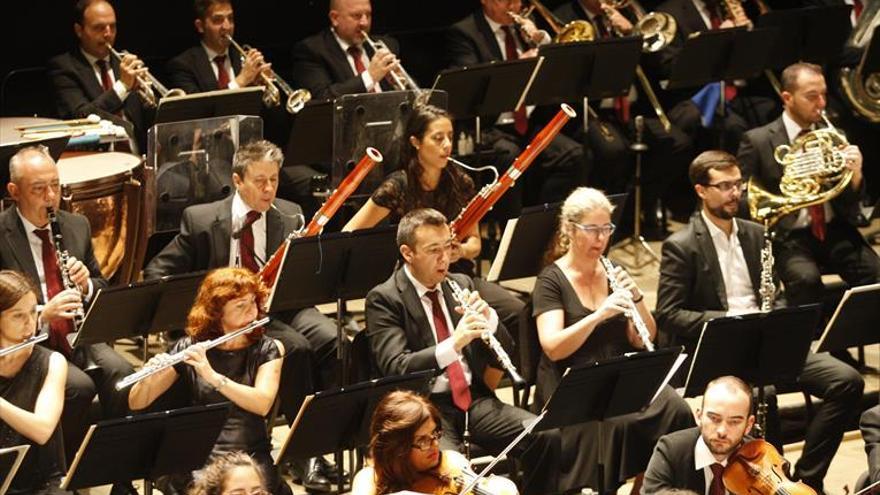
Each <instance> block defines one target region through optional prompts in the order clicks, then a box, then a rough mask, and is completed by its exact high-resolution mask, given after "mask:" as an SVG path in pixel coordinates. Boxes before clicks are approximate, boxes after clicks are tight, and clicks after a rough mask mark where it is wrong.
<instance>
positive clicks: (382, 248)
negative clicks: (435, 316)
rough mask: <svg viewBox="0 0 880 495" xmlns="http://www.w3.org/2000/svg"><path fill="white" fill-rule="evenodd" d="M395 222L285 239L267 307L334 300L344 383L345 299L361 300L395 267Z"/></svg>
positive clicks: (276, 309)
mask: <svg viewBox="0 0 880 495" xmlns="http://www.w3.org/2000/svg"><path fill="white" fill-rule="evenodd" d="M396 233H397V229H396V228H395V227H378V228H374V229H364V230H357V231H355V232H335V233H331V234H322V235H318V236H314V237H303V238H300V239H294V240H292V241H290V243H289V244H288V246H287V249H286V250H285V252H284V257H283V258H282V261H281V268H280V271H279V273H278V279H277V281H276V282H275V286H274V287H273V289H272V294H270V296H269V302H268V306H269V312H270V313H277V312H279V311H288V310H292V309H298V308H306V307H309V306H314V305H316V304H326V303H331V302H335V303H336V332H337V334H336V335H337V356H336V357H337V360H338V365H339V377H340V380H341V381H340V383H342V384H345V383H346V381H347V377H346V376H345V369H346V366H345V356H344V355H343V350H344V348H345V346H344V345H343V341H344V338H345V334H344V332H343V324H342V323H343V317H344V315H345V313H344V312H345V301H347V300H350V299H360V298H362V297H364V296H366V295H367V292H369V291H370V290H371V289H372V288H373V287H375V286H377V285H379V284H380V283H382V282H384V281H385V280H386V279H387V278H388V276H389V275H390V274H391V273H392V272H393V271H394V265H395V263H396V262H397V257H398V250H397V242H396V239H395V235H396Z"/></svg>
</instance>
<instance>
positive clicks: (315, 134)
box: [284, 100, 333, 167]
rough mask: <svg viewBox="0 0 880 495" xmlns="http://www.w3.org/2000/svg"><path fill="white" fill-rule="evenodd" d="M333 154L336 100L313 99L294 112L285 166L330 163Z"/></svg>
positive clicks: (285, 155) (285, 153) (285, 154)
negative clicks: (334, 106) (334, 103)
mask: <svg viewBox="0 0 880 495" xmlns="http://www.w3.org/2000/svg"><path fill="white" fill-rule="evenodd" d="M332 157H333V101H332V100H319V101H314V100H313V101H310V102H308V103H306V105H305V106H304V107H303V108H302V110H300V111H299V112H297V113H296V114H294V115H293V116H292V119H291V126H290V137H289V138H288V139H287V149H286V150H285V152H284V166H285V167H287V166H290V165H307V164H312V163H325V164H329V163H330V160H331V159H332Z"/></svg>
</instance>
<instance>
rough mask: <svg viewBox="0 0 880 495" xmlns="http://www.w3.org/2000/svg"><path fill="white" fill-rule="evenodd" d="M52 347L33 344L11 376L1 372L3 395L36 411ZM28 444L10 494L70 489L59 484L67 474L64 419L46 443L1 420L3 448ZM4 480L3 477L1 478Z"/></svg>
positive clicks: (0, 392)
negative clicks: (19, 366) (62, 437)
mask: <svg viewBox="0 0 880 495" xmlns="http://www.w3.org/2000/svg"><path fill="white" fill-rule="evenodd" d="M51 355H52V351H50V350H49V349H46V348H45V347H43V346H39V345H37V346H34V349H33V352H31V355H30V357H28V359H27V361H25V363H24V366H22V368H21V370H20V371H19V372H18V374H16V375H15V376H14V377H12V378H7V377H3V376H0V397H3V398H4V399H6V400H7V401H9V403H10V404H14V405H16V406H18V407H20V408H22V409H25V410H27V411H33V410H34V407H35V406H36V404H37V397H38V396H39V395H40V390H42V388H43V383H44V382H45V381H46V376H47V375H48V374H49V358H50V356H51ZM17 445H29V446H30V449H28V452H27V455H26V456H25V458H24V461H23V462H22V463H21V466H20V467H19V469H18V473H16V475H15V478H14V479H13V481H12V485H11V486H10V487H9V491H8V492H7V493H8V494H9V495H19V494H21V495H24V494H29V495H31V494H39V495H55V494H62V493H67V492H65V491H63V490H61V489H60V488H59V487H58V486H59V484H60V482H61V477H62V476H63V475H64V470H65V463H64V445H63V441H62V440H61V422H60V421H59V422H58V426H57V427H56V428H55V431H54V432H53V433H52V436H51V437H50V438H49V441H48V442H46V444H45V445H38V444H37V443H35V442H34V441H32V440H30V439H28V438H27V437H25V436H24V435H22V434H21V433H19V432H17V431H15V430H13V429H12V427H11V426H9V425H7V424H6V423H3V422H0V448H6V447H14V446H17ZM0 481H2V479H0Z"/></svg>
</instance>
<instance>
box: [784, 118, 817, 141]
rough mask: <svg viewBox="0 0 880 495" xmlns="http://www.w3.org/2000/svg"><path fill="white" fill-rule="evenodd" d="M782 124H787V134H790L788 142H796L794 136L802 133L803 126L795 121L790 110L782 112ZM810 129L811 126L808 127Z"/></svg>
mask: <svg viewBox="0 0 880 495" xmlns="http://www.w3.org/2000/svg"><path fill="white" fill-rule="evenodd" d="M782 124H783V125H784V126H785V134H786V135H787V136H788V142H789V143H791V142H794V138H796V137H797V136H798V134H800V133H801V130H803V128H802V127H801V126H800V124H798V123H797V122H795V121H794V119H793V118H791V116H790V115H789V114H788V112H787V111H786V112H782ZM810 128H812V126H810ZM808 129H809V128H808Z"/></svg>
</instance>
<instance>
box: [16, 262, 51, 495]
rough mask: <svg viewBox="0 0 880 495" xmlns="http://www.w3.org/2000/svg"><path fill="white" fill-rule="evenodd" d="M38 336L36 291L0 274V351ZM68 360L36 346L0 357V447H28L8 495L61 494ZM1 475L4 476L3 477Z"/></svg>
mask: <svg viewBox="0 0 880 495" xmlns="http://www.w3.org/2000/svg"><path fill="white" fill-rule="evenodd" d="M37 331H39V316H38V313H37V289H36V287H35V286H34V284H33V283H32V282H31V281H30V280H29V279H28V278H27V277H26V276H25V275H22V274H21V273H18V272H15V271H12V270H2V271H0V350H3V349H6V348H8V347H11V346H13V345H16V344H20V343H21V342H23V341H25V340H27V339H29V338H31V337H33V336H34V335H36V332H37ZM66 378H67V360H66V359H64V356H62V355H61V354H60V353H58V352H54V351H51V350H49V349H47V348H45V347H43V346H40V345H31V346H27V347H24V348H22V349H20V350H18V351H15V352H13V353H11V354H7V355H5V356H2V357H0V448H6V447H15V446H18V445H28V446H30V448H29V449H28V452H27V454H26V456H25V459H24V461H23V462H22V464H21V465H20V467H19V470H18V472H17V473H16V475H15V478H13V480H12V484H11V485H10V487H9V491H8V492H6V493H8V494H9V495H24V494H27V495H43V494H47V495H48V494H61V493H65V492H64V491H62V490H61V489H60V488H59V484H60V482H61V476H62V475H63V474H64V470H65V466H66V464H65V462H64V448H63V445H62V443H61V442H62V440H61V430H60V429H59V427H58V426H59V419H60V418H61V410H62V409H63V407H64V382H65V380H66ZM3 475H4V476H5V475H6V473H3Z"/></svg>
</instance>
